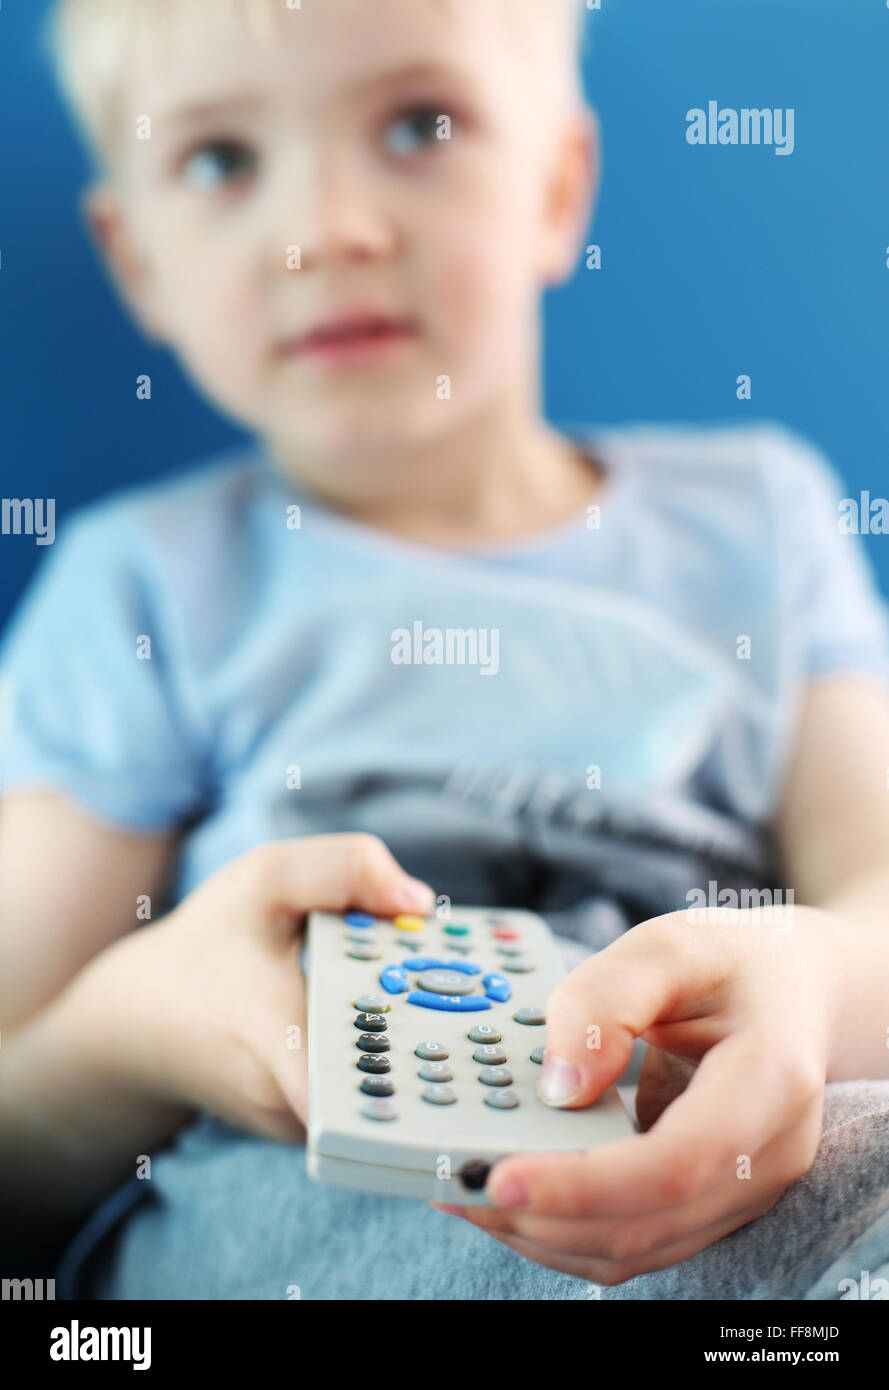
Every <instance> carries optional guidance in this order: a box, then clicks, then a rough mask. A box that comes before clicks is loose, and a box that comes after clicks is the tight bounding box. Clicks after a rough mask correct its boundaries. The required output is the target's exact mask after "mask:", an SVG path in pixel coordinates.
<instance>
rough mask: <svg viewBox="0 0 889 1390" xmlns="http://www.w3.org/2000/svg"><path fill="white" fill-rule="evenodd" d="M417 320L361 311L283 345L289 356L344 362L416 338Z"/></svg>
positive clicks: (346, 315) (320, 325)
mask: <svg viewBox="0 0 889 1390" xmlns="http://www.w3.org/2000/svg"><path fill="white" fill-rule="evenodd" d="M416 332H417V323H416V320H414V319H410V318H400V317H396V316H393V315H388V314H381V313H377V312H375V311H363V310H359V311H356V312H352V313H347V314H342V315H339V316H338V317H336V318H331V319H328V320H327V321H326V322H323V323H320V324H318V325H317V326H316V327H314V328H312V329H310V330H309V331H308V332H307V333H303V334H301V335H300V336H299V337H295V338H288V339H285V341H284V342H283V343H282V344H281V352H282V354H283V355H284V356H286V357H311V358H314V359H317V360H320V361H327V362H341V361H353V360H357V359H359V358H364V357H371V356H376V355H377V354H379V353H380V352H384V351H386V350H387V349H389V348H391V347H393V346H394V345H395V344H398V343H401V342H403V341H405V340H406V339H407V338H410V337H413V336H414V335H415V334H416Z"/></svg>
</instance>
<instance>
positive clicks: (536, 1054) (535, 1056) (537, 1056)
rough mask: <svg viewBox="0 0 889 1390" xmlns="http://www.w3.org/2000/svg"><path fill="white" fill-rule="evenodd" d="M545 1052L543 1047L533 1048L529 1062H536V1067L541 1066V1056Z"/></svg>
mask: <svg viewBox="0 0 889 1390" xmlns="http://www.w3.org/2000/svg"><path fill="white" fill-rule="evenodd" d="M545 1051H546V1048H545V1047H535V1049H534V1051H533V1052H532V1053H531V1061H532V1062H536V1063H537V1065H538V1067H542V1066H543V1054H544V1052H545Z"/></svg>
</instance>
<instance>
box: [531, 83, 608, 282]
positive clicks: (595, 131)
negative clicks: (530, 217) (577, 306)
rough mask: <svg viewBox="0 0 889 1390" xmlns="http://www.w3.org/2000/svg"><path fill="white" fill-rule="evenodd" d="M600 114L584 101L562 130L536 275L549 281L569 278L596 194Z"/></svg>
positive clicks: (590, 215) (593, 211) (588, 222)
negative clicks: (538, 270) (537, 273)
mask: <svg viewBox="0 0 889 1390" xmlns="http://www.w3.org/2000/svg"><path fill="white" fill-rule="evenodd" d="M600 163H601V160H600V147H599V118H598V116H597V115H596V112H595V111H594V110H593V109H592V107H589V106H586V105H585V106H584V107H583V108H582V109H581V110H580V111H579V112H578V113H577V115H576V116H574V117H572V118H571V119H570V120H569V121H568V122H567V123H566V125H565V128H564V130H563V131H561V132H560V134H559V136H558V139H557V141H556V148H555V157H554V163H553V168H552V173H551V175H550V179H549V184H548V187H547V192H546V206H545V210H544V228H543V245H542V248H541V259H540V267H539V269H540V274H541V276H542V278H543V281H544V283H545V284H547V285H560V284H562V283H563V282H564V281H565V280H568V279H570V277H571V276H572V275H573V273H574V270H575V267H576V265H577V257H578V255H579V253H580V248H581V242H582V239H583V237H584V234H585V232H586V231H587V230H588V228H589V227H590V224H591V221H592V218H593V215H594V213H595V210H596V203H597V200H598V196H599V171H600Z"/></svg>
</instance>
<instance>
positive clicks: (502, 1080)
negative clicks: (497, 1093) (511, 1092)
mask: <svg viewBox="0 0 889 1390" xmlns="http://www.w3.org/2000/svg"><path fill="white" fill-rule="evenodd" d="M478 1079H479V1081H480V1082H481V1083H482V1085H483V1086H511V1085H512V1072H511V1071H507V1070H506V1068H505V1067H482V1069H481V1071H480V1072H479V1074H478Z"/></svg>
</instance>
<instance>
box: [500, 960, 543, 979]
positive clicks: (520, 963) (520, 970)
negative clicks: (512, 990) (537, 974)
mask: <svg viewBox="0 0 889 1390" xmlns="http://www.w3.org/2000/svg"><path fill="white" fill-rule="evenodd" d="M536 968H537V967H536V966H535V964H534V962H533V960H528V957H527V956H510V958H509V960H505V961H504V962H503V969H504V970H511V971H512V972H513V974H515V975H526V974H527V973H528V971H529V970H536Z"/></svg>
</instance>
